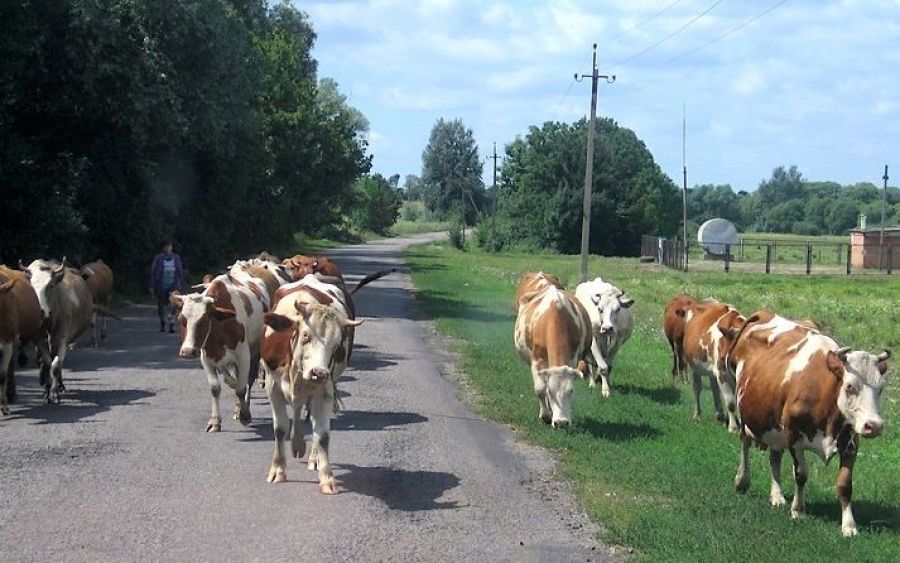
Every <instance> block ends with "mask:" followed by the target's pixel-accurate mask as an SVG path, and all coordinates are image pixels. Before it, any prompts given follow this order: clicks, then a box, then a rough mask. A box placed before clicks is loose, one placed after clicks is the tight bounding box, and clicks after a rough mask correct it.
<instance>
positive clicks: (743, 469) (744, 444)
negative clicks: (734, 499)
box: [734, 432, 750, 493]
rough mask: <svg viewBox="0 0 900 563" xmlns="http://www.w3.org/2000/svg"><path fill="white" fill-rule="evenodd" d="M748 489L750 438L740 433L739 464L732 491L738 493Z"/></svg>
mask: <svg viewBox="0 0 900 563" xmlns="http://www.w3.org/2000/svg"><path fill="white" fill-rule="evenodd" d="M749 488H750V437H749V436H747V435H746V434H745V433H743V432H742V433H741V462H740V464H739V465H738V470H737V474H736V475H735V476H734V489H735V490H736V491H737V492H739V493H745V492H747V489H749Z"/></svg>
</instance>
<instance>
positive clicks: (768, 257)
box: [766, 243, 772, 274]
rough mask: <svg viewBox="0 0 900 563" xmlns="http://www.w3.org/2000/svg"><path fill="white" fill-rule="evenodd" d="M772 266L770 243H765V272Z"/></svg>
mask: <svg viewBox="0 0 900 563" xmlns="http://www.w3.org/2000/svg"><path fill="white" fill-rule="evenodd" d="M771 268H772V243H767V244H766V273H767V274H768V273H769V271H770V270H771Z"/></svg>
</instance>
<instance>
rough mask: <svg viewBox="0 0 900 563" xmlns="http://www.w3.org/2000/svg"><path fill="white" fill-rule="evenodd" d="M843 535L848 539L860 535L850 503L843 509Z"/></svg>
mask: <svg viewBox="0 0 900 563" xmlns="http://www.w3.org/2000/svg"><path fill="white" fill-rule="evenodd" d="M841 533H842V534H844V537H846V538H852V537H853V536H855V535H856V534H857V533H859V532H858V531H857V529H856V519H855V518H853V505H852V504H851V503H849V502H848V503H847V505H846V506H844V507H843V508H842V509H841Z"/></svg>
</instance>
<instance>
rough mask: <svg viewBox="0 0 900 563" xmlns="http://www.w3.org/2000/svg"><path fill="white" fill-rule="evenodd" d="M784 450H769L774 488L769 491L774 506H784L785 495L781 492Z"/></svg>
mask: <svg viewBox="0 0 900 563" xmlns="http://www.w3.org/2000/svg"><path fill="white" fill-rule="evenodd" d="M783 455H784V451H782V450H769V469H770V470H771V472H772V488H771V490H770V491H769V500H770V502H771V503H772V506H784V503H785V500H784V493H783V492H781V457H782V456H783Z"/></svg>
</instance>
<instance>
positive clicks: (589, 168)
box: [575, 43, 616, 282]
mask: <svg viewBox="0 0 900 563" xmlns="http://www.w3.org/2000/svg"><path fill="white" fill-rule="evenodd" d="M588 76H590V77H591V119H590V124H589V125H588V141H587V165H586V166H585V171H584V208H583V209H582V216H581V281H582V282H586V281H587V279H588V246H589V243H590V240H591V195H592V193H591V192H592V188H593V182H594V135H595V133H596V130H597V79H599V78H603V79H605V80H606V81H607V82H609V83H612V82H615V81H616V77H615V75H613V76H606V75H601V74H598V70H597V44H596V43H594V61H593V68H592V69H591V74H590V75H587V74H582V75H580V76H579V75H578V74H577V73H576V74H575V80H578V81H581V79H583V78H586V77H588Z"/></svg>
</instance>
